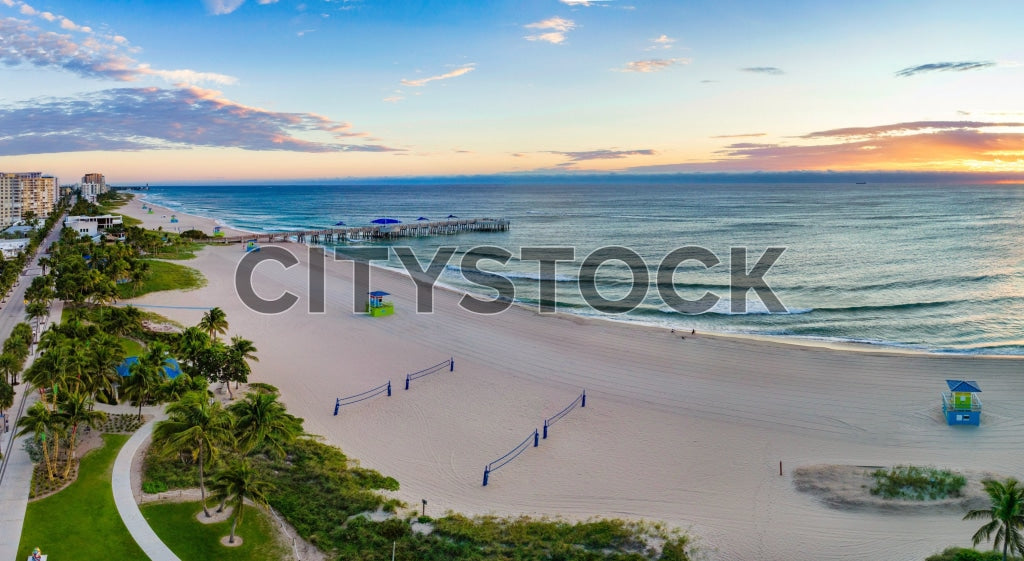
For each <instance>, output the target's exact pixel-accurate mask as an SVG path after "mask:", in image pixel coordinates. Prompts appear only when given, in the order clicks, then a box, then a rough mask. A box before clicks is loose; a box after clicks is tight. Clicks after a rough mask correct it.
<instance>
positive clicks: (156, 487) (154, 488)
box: [142, 481, 167, 495]
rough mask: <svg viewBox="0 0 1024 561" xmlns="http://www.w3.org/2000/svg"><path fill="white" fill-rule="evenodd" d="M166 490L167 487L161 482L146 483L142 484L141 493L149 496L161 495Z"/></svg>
mask: <svg viewBox="0 0 1024 561" xmlns="http://www.w3.org/2000/svg"><path fill="white" fill-rule="evenodd" d="M166 490H167V485H166V484H165V483H164V482H163V481H146V482H145V483H143V484H142V491H143V492H144V493H149V494H151V495H155V494H157V493H163V492H164V491H166Z"/></svg>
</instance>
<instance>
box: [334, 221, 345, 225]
mask: <svg viewBox="0 0 1024 561" xmlns="http://www.w3.org/2000/svg"><path fill="white" fill-rule="evenodd" d="M334 225H335V226H344V225H345V223H344V222H342V221H341V220H339V221H337V222H335V223H334Z"/></svg>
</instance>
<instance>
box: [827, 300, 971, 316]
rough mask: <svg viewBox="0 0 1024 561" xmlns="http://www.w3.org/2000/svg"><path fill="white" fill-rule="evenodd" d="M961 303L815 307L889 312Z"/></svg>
mask: <svg viewBox="0 0 1024 561" xmlns="http://www.w3.org/2000/svg"><path fill="white" fill-rule="evenodd" d="M961 303H963V301H962V300H936V301H932V302H903V303H900V304H867V305H861V306H834V307H819V308H816V309H817V311H819V312H853V313H860V312H891V311H898V310H914V309H928V308H945V307H947V306H954V305H956V304H961Z"/></svg>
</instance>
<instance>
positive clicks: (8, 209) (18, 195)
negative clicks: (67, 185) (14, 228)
mask: <svg viewBox="0 0 1024 561" xmlns="http://www.w3.org/2000/svg"><path fill="white" fill-rule="evenodd" d="M57 186H58V182H57V178H56V177H52V176H49V175H43V174H42V173H40V172H29V173H0V227H2V228H6V227H7V226H10V225H11V224H13V223H15V222H17V221H19V220H21V219H22V218H23V217H24V215H25V213H26V212H29V211H31V212H33V213H35V215H36V217H37V218H46V217H47V216H49V215H50V213H51V212H53V208H54V205H55V204H56V203H57V193H58V191H57Z"/></svg>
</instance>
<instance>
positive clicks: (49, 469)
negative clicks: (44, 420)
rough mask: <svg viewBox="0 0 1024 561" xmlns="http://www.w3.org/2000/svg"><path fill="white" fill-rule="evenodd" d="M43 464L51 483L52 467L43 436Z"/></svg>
mask: <svg viewBox="0 0 1024 561" xmlns="http://www.w3.org/2000/svg"><path fill="white" fill-rule="evenodd" d="M43 464H45V465H46V475H47V476H48V477H49V478H50V481H53V467H52V466H51V464H50V449H49V448H48V447H47V446H46V439H45V435H44V438H43Z"/></svg>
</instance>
